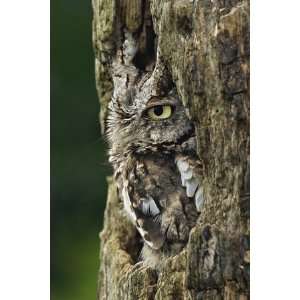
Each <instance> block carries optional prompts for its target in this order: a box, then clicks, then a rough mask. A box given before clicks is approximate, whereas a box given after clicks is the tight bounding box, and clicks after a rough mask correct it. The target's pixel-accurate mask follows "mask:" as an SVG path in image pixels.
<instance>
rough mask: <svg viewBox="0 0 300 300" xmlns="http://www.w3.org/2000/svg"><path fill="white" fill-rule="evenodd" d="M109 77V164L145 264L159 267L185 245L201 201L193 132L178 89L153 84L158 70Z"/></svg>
mask: <svg viewBox="0 0 300 300" xmlns="http://www.w3.org/2000/svg"><path fill="white" fill-rule="evenodd" d="M128 52H129V51H128ZM129 62H130V60H129ZM113 72H114V78H113V79H114V95H113V97H112V100H111V102H110V104H109V115H108V118H107V123H106V128H107V129H106V133H107V137H108V141H109V145H110V150H109V160H110V162H111V163H112V165H113V168H114V178H115V181H116V183H117V187H118V191H119V196H120V198H121V200H122V202H123V204H124V209H125V211H126V213H127V215H128V216H129V218H130V219H131V221H132V222H133V224H134V225H135V226H136V228H137V230H138V232H139V233H140V235H141V237H142V239H143V241H144V247H143V249H142V259H143V262H144V263H146V264H147V265H149V266H152V267H157V265H159V263H160V262H161V260H162V258H164V257H169V256H170V255H174V254H177V253H178V252H179V251H180V250H181V249H182V248H183V247H184V245H185V244H186V243H187V241H188V237H189V233H190V230H191V228H192V227H193V226H195V224H196V220H197V217H198V214H199V212H200V209H201V206H202V204H203V201H204V199H203V190H202V187H201V183H200V181H201V171H202V168H201V164H200V161H199V159H198V156H197V154H196V139H195V130H194V126H193V123H192V122H191V121H190V120H189V119H188V117H187V115H186V113H185V109H184V106H183V105H182V102H181V101H180V99H179V97H178V95H177V93H176V89H175V88H174V87H168V89H167V90H166V89H164V91H163V92H162V88H161V86H160V85H159V84H157V74H158V70H157V68H156V69H155V70H154V71H153V72H148V73H145V74H144V75H142V76H141V75H140V74H138V71H137V70H136V68H135V67H133V66H132V65H131V64H130V63H129V64H127V65H125V66H124V65H123V66H120V64H114V71H113ZM122 74H127V75H126V76H123V75H122ZM128 74H129V75H128Z"/></svg>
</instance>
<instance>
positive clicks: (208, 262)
mask: <svg viewBox="0 0 300 300" xmlns="http://www.w3.org/2000/svg"><path fill="white" fill-rule="evenodd" d="M93 9H94V21H93V40H94V47H95V56H96V85H97V90H98V95H99V99H100V102H101V124H102V129H103V128H104V126H105V122H104V121H105V118H106V114H107V103H108V102H109V101H110V99H111V96H112V92H113V83H112V76H111V69H112V68H111V64H112V60H113V58H114V57H115V55H116V53H117V52H118V51H120V50H121V49H122V42H123V39H124V30H125V29H126V30H127V31H129V32H131V33H132V34H133V35H134V37H135V38H136V39H137V41H138V48H139V50H138V54H137V56H138V59H137V61H136V62H134V63H135V66H136V67H137V68H141V69H142V68H144V69H145V68H146V69H147V68H148V67H149V66H151V65H153V64H156V67H159V66H160V64H161V65H162V66H163V68H162V69H163V70H167V73H168V76H170V78H171V79H172V81H173V82H174V83H175V85H176V88H177V91H178V93H179V95H180V97H181V99H182V101H183V103H184V105H185V106H186V108H187V110H188V113H189V116H190V117H191V118H192V119H193V120H194V122H195V125H196V134H197V140H198V154H199V156H200V157H201V158H202V160H203V163H204V167H205V175H206V176H205V180H204V182H203V185H204V192H205V195H206V202H205V204H204V208H203V212H202V213H201V215H200V217H199V220H198V222H197V226H196V227H195V228H194V229H193V230H192V232H191V234H190V239H189V242H188V244H187V247H186V248H185V249H184V250H183V251H182V252H181V253H180V254H179V255H177V256H175V257H172V258H170V259H168V260H167V261H166V263H165V266H164V267H163V269H162V271H161V272H160V273H159V274H156V272H155V271H154V270H151V269H150V268H146V267H143V266H141V265H135V262H136V261H137V255H138V249H139V248H140V240H139V236H138V234H137V232H136V230H135V228H134V227H133V226H132V225H131V224H130V223H129V222H128V220H127V219H126V217H125V215H124V213H123V211H122V207H121V203H120V201H119V199H118V198H117V196H116V191H115V186H114V184H113V182H111V181H110V183H109V194H108V199H107V207H106V212H105V221H104V229H103V231H102V233H101V253H100V255H101V268H100V272H99V291H98V299H164V300H165V299H248V298H249V264H250V259H249V184H250V183H249V168H250V167H249V1H247V0H241V1H239V0H231V1H229V0H228V1H227V0H222V1H221V0H218V1H217V0H214V1H213V0H201V1H200V0H198V1H188V0H174V1H167V0H159V1H158V0H152V1H150V2H148V1H142V0H140V1H136V0H134V1H130V0H127V1H118V0H109V1H108V0H94V1H93ZM154 32H155V34H154ZM153 51H154V53H153ZM157 51H158V52H159V55H158V60H156V61H155V57H156V52H157ZM161 74H162V76H167V75H166V72H162V73H161Z"/></svg>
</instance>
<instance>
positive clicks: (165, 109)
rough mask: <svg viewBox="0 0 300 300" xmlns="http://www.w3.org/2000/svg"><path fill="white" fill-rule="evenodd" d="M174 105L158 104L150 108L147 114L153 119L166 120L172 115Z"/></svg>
mask: <svg viewBox="0 0 300 300" xmlns="http://www.w3.org/2000/svg"><path fill="white" fill-rule="evenodd" d="M172 113H173V107H172V106H171V105H156V106H153V107H151V108H149V109H148V111H147V115H148V117H149V118H150V119H152V120H164V119H168V118H170V117H171V115H172Z"/></svg>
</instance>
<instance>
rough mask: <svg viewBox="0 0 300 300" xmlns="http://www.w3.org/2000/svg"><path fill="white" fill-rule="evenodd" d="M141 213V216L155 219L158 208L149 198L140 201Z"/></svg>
mask: <svg viewBox="0 0 300 300" xmlns="http://www.w3.org/2000/svg"><path fill="white" fill-rule="evenodd" d="M142 212H143V214H145V215H151V216H152V217H155V216H156V215H158V214H159V213H160V210H159V208H158V207H157V205H156V203H155V201H154V199H153V198H152V197H151V196H150V197H149V198H147V199H143V200H142Z"/></svg>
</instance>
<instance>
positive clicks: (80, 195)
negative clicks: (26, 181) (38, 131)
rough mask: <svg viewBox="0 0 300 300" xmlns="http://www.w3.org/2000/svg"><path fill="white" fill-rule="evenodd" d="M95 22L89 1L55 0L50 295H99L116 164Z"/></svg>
mask: <svg viewBox="0 0 300 300" xmlns="http://www.w3.org/2000/svg"><path fill="white" fill-rule="evenodd" d="M91 22H92V9H91V3H90V1H84V0H72V1H71V0H52V1H51V34H50V38H51V299H52V300H69V299H72V300H88V299H95V297H96V282H97V270H98V267H99V258H98V257H99V238H98V233H99V230H100V229H101V226H102V218H103V211H104V207H105V199H106V182H105V177H106V176H107V175H108V174H109V173H110V169H109V167H108V165H107V164H106V149H105V145H104V143H103V140H102V139H101V137H100V127H99V121H98V112H99V102H98V99H97V94H96V88H95V80H94V55H93V49H92V37H91V34H92V30H91V29H92V28H91V26H92V25H91ZM41 101H42V100H41Z"/></svg>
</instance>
